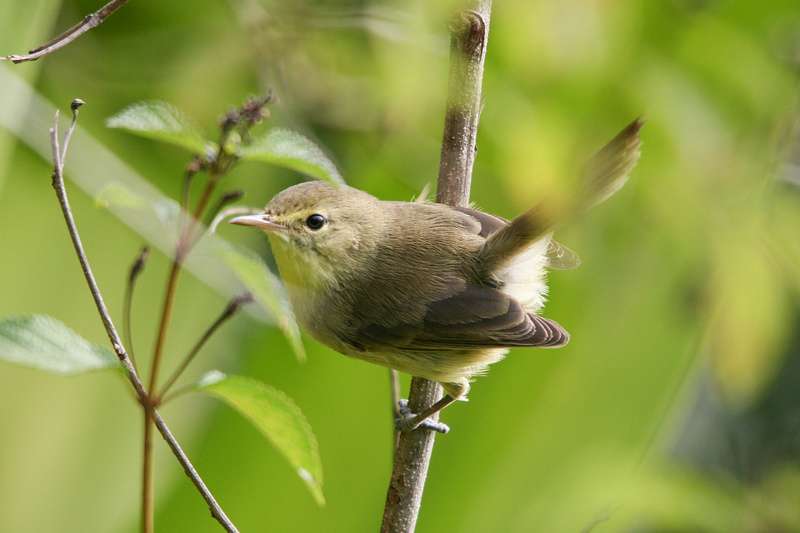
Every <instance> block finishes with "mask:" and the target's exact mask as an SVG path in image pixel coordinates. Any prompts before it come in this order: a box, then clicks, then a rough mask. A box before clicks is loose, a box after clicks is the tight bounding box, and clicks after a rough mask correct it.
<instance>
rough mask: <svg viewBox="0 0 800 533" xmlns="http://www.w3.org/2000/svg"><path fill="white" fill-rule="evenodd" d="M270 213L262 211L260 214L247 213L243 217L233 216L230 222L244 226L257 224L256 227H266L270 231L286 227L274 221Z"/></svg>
mask: <svg viewBox="0 0 800 533" xmlns="http://www.w3.org/2000/svg"><path fill="white" fill-rule="evenodd" d="M269 218H270V216H269V213H262V214H260V215H247V216H243V217H236V218H232V219H230V220H229V221H228V224H240V225H242V226H255V227H256V228H261V229H265V230H268V231H279V230H284V229H286V226H283V225H281V224H278V223H277V222H272V221H271V220H270V219H269Z"/></svg>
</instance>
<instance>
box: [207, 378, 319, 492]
mask: <svg viewBox="0 0 800 533" xmlns="http://www.w3.org/2000/svg"><path fill="white" fill-rule="evenodd" d="M196 387H197V389H196V390H198V391H200V392H205V393H207V394H211V395H213V396H216V397H217V398H219V399H221V400H222V401H224V402H225V403H227V404H228V405H230V406H231V407H233V408H234V409H236V410H237V411H239V413H240V414H241V415H243V416H244V417H245V418H247V419H248V420H250V422H252V423H253V425H255V426H256V428H258V430H259V431H261V433H263V434H264V436H266V437H267V439H269V440H270V442H272V444H273V446H275V448H277V449H278V451H279V452H281V453H282V454H283V455H284V456H285V457H286V459H287V460H288V461H289V463H290V464H291V465H292V468H294V469H295V470H296V472H297V474H298V475H299V476H300V478H301V479H302V480H303V481H304V482H305V483H306V484H307V485H308V489H309V490H310V491H311V494H312V495H313V496H314V499H315V500H316V501H317V503H318V504H319V505H325V498H324V496H323V495H322V461H321V460H320V457H319V450H318V448H317V439H316V437H315V436H314V433H313V432H312V431H311V426H310V425H309V424H308V421H307V420H306V417H305V416H304V415H303V413H302V412H301V411H300V408H299V407H297V404H295V403H294V401H293V400H292V399H291V398H289V397H288V396H286V395H285V394H284V393H283V392H281V391H279V390H278V389H276V388H274V387H271V386H269V385H267V384H266V383H262V382H260V381H258V380H256V379H253V378H247V377H242V376H227V375H225V374H223V373H222V372H219V371H218V370H212V371H211V372H208V373H206V374H205V375H204V376H202V377H201V378H200V380H199V381H198V382H197V384H196Z"/></svg>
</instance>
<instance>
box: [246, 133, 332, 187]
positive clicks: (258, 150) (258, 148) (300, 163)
mask: <svg viewBox="0 0 800 533" xmlns="http://www.w3.org/2000/svg"><path fill="white" fill-rule="evenodd" d="M239 156H240V157H241V158H242V159H244V160H249V161H263V162H265V163H271V164H273V165H277V166H281V167H284V168H289V169H291V170H296V171H297V172H301V173H303V174H306V175H308V176H311V177H313V178H318V179H323V180H328V181H330V182H333V183H336V184H344V180H343V179H342V176H341V174H339V171H338V170H337V169H336V165H334V164H333V161H331V160H330V158H328V156H327V155H325V152H323V151H322V149H321V148H320V147H319V146H317V145H316V144H314V142H313V141H311V139H309V138H308V137H306V136H304V135H301V134H299V133H297V132H294V131H291V130H286V129H283V128H275V129H272V130H270V131H268V132H267V133H266V134H264V135H262V136H261V137H257V138H255V139H254V140H253V142H252V143H251V144H249V145H247V146H243V147H242V148H241V149H240V151H239Z"/></svg>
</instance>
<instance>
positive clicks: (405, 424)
mask: <svg viewBox="0 0 800 533" xmlns="http://www.w3.org/2000/svg"><path fill="white" fill-rule="evenodd" d="M397 403H398V405H399V407H400V409H399V411H400V418H398V419H397V420H395V421H394V427H395V429H396V430H398V431H402V432H403V433H409V432H411V431H414V430H415V429H430V430H433V431H437V432H439V433H447V432H448V431H450V426H448V425H447V424H443V423H442V422H434V421H433V420H431V419H430V418H427V416H426V417H425V418H422V417H421V416H420V415H418V414H415V413H412V412H411V411H410V410H409V409H408V400H400V401H399V402H397ZM428 416H430V415H428Z"/></svg>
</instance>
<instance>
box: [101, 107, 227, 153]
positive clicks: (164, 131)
mask: <svg viewBox="0 0 800 533" xmlns="http://www.w3.org/2000/svg"><path fill="white" fill-rule="evenodd" d="M106 126H107V127H109V128H119V129H124V130H126V131H129V132H131V133H134V134H136V135H140V136H142V137H147V138H149V139H155V140H157V141H161V142H165V143H168V144H172V145H175V146H179V147H181V148H185V149H186V150H189V151H190V152H192V153H193V154H197V155H203V154H205V153H206V152H207V151H208V148H209V146H212V145H213V143H211V142H210V141H208V140H206V138H205V132H203V130H202V129H201V128H200V126H198V125H197V123H196V122H195V121H194V120H192V118H191V117H189V116H188V115H186V113H184V112H183V111H181V110H180V109H178V108H177V107H175V106H173V105H171V104H168V103H166V102H161V101H158V100H148V101H145V102H138V103H136V104H133V105H130V106H128V107H126V108H125V109H123V110H122V111H120V112H119V113H117V114H116V115H114V116H112V117H109V118H108V119H106Z"/></svg>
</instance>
